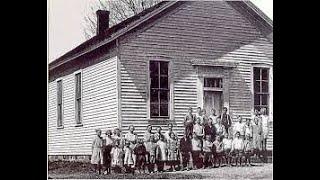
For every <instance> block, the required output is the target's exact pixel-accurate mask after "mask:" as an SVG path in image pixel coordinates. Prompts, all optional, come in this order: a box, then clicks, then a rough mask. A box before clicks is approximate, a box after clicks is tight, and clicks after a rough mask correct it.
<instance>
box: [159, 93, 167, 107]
mask: <svg viewBox="0 0 320 180" xmlns="http://www.w3.org/2000/svg"><path fill="white" fill-rule="evenodd" d="M168 101H169V92H168V91H160V103H161V104H163V103H165V104H167V103H168Z"/></svg>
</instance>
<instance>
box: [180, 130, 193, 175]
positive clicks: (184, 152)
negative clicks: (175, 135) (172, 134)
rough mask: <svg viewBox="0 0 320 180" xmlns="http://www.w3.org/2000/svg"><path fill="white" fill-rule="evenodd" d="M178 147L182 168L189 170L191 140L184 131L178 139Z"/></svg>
mask: <svg viewBox="0 0 320 180" xmlns="http://www.w3.org/2000/svg"><path fill="white" fill-rule="evenodd" d="M179 149H180V154H181V160H182V167H183V169H182V170H187V171H189V166H190V164H189V161H190V156H191V152H192V147H191V141H190V139H189V136H188V134H187V133H186V132H185V133H184V135H183V138H181V139H180V147H179ZM188 165H189V166H188Z"/></svg>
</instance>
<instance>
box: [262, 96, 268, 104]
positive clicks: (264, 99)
mask: <svg viewBox="0 0 320 180" xmlns="http://www.w3.org/2000/svg"><path fill="white" fill-rule="evenodd" d="M261 105H268V95H267V94H262V95H261Z"/></svg>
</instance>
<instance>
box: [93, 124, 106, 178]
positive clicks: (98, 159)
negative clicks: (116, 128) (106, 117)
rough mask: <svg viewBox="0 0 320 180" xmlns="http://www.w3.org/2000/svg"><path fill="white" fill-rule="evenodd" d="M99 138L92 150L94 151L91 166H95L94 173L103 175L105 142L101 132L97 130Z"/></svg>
mask: <svg viewBox="0 0 320 180" xmlns="http://www.w3.org/2000/svg"><path fill="white" fill-rule="evenodd" d="M96 134H97V136H96V137H95V138H94V139H93V142H92V146H91V150H92V156H91V164H93V166H94V171H95V172H97V168H98V172H99V174H101V164H102V163H103V152H102V147H103V140H102V137H101V130H100V129H96Z"/></svg>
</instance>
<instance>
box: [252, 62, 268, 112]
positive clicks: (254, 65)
mask: <svg viewBox="0 0 320 180" xmlns="http://www.w3.org/2000/svg"><path fill="white" fill-rule="evenodd" d="M254 68H260V69H268V78H267V81H268V93H263V92H261V93H259V94H260V96H261V95H262V94H267V96H268V97H267V102H268V105H267V109H268V110H267V111H268V115H269V116H272V114H273V104H272V103H273V91H272V72H273V67H272V65H271V64H268V63H253V64H252V68H251V94H252V98H251V102H252V106H251V107H252V108H251V113H252V114H254V109H255V106H256V105H255V102H254V100H255V97H254V96H255V90H254V84H255V79H254ZM260 78H262V77H261V74H260ZM260 80H261V81H260V84H261V82H263V81H264V82H266V80H262V79H260ZM260 91H262V86H261V87H260ZM259 101H260V104H261V99H260V100H259ZM259 107H260V108H261V107H265V106H264V105H259Z"/></svg>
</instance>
